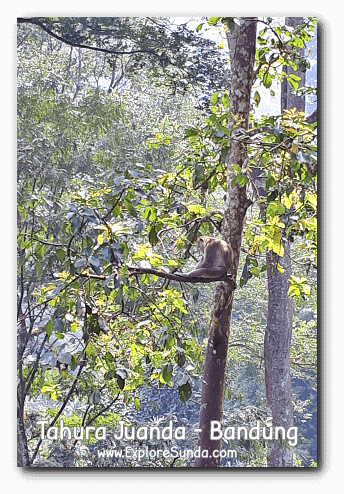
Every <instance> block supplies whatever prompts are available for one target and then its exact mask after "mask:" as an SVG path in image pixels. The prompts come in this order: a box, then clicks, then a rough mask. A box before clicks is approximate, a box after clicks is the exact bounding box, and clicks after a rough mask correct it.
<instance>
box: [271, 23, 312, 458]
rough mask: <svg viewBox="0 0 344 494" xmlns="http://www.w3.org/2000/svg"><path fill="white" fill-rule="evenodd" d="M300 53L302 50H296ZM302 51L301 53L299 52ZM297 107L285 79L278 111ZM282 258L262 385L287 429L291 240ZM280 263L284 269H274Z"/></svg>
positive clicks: (274, 448)
mask: <svg viewBox="0 0 344 494" xmlns="http://www.w3.org/2000/svg"><path fill="white" fill-rule="evenodd" d="M301 23H302V18H300V17H287V18H286V25H288V26H292V27H295V26H297V25H298V24H301ZM299 53H301V52H299ZM301 54H302V53H301ZM286 73H287V74H289V73H293V74H296V75H297V76H299V77H301V80H300V81H299V86H304V84H305V73H304V72H301V71H300V70H299V71H297V72H296V73H295V72H294V71H293V69H292V68H291V67H287V68H286ZM290 108H296V109H297V110H298V111H304V110H305V101H304V98H303V97H300V96H296V95H295V94H293V93H292V90H291V88H290V86H289V84H288V82H287V80H286V79H284V81H283V83H282V88H281V110H282V112H283V110H284V109H290ZM283 246H284V257H278V256H277V255H276V254H272V253H270V252H269V253H268V254H267V264H268V272H267V273H268V290H269V302H268V317H267V326H266V330H265V341H264V362H265V386H266V399H267V404H268V406H269V408H270V409H271V413H272V421H273V426H282V427H284V428H285V429H286V430H287V429H288V428H289V427H292V425H293V413H294V407H293V403H292V389H291V376H290V345H291V336H292V326H293V317H292V303H291V300H290V298H289V296H288V289H289V281H288V280H289V278H290V276H291V260H290V242H289V240H288V239H286V240H285V241H284V243H283ZM277 263H279V264H280V265H281V266H282V267H283V269H284V272H283V273H280V272H279V271H278V270H277V269H276V266H277ZM267 462H268V466H269V467H292V466H293V448H291V447H288V448H287V447H286V446H285V445H281V444H278V443H277V442H276V441H272V442H269V445H268V456H267Z"/></svg>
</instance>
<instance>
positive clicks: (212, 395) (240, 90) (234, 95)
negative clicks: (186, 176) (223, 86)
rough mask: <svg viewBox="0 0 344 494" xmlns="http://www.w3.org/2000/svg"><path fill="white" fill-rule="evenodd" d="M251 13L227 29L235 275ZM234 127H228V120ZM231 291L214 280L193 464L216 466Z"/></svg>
mask: <svg viewBox="0 0 344 494" xmlns="http://www.w3.org/2000/svg"><path fill="white" fill-rule="evenodd" d="M256 23H257V19H256V18H255V17H245V18H242V19H240V26H238V25H237V24H235V25H234V29H233V30H231V31H230V32H228V33H227V40H228V46H229V52H230V61H231V85H230V115H231V117H232V118H231V119H230V124H229V127H230V131H231V141H230V145H231V150H230V156H229V161H228V168H227V193H226V200H225V208H224V217H223V226H222V238H223V239H224V240H225V241H226V242H228V243H229V244H230V245H231V247H232V249H233V252H234V263H233V269H232V274H233V276H234V279H235V278H236V275H237V270H238V264H239V257H240V249H241V237H242V231H243V225H244V218H245V214H246V210H247V207H248V206H249V205H250V204H251V202H250V201H248V199H247V196H246V187H239V186H238V185H235V186H234V187H233V188H232V186H231V182H232V180H233V178H234V174H233V172H232V165H238V166H240V167H241V166H242V165H243V164H244V163H245V161H246V159H247V152H246V149H245V147H244V146H243V145H242V144H241V142H242V141H240V140H239V139H236V137H237V136H238V137H239V135H240V130H241V129H245V130H247V129H248V119H249V112H250V95H251V87H252V82H253V66H254V59H255V43H256V25H257V24H256ZM235 122H236V123H237V127H236V128H235V129H234V128H233V127H234V123H235ZM238 122H239V123H238ZM233 295H234V292H233V291H232V290H231V289H230V287H229V285H228V284H227V283H225V282H221V283H219V284H218V285H217V287H216V290H215V295H214V302H213V310H212V315H211V324H210V328H209V336H208V346H207V352H206V358H205V366H204V374H203V383H202V398H201V414H200V429H201V433H200V440H199V445H200V447H201V451H202V452H203V453H204V454H206V453H205V452H207V456H208V457H202V455H201V457H200V458H199V459H197V461H196V464H195V466H196V467H218V466H220V458H216V457H214V455H213V453H214V450H220V448H221V439H216V440H212V439H211V437H210V429H211V421H218V422H220V423H221V424H222V419H223V401H224V391H225V376H226V364H227V353H228V342H229V334H230V318H231V313H232V306H233Z"/></svg>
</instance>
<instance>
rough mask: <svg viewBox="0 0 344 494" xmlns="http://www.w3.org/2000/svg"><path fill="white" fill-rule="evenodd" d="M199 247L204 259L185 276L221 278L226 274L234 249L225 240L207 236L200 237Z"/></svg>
mask: <svg viewBox="0 0 344 494" xmlns="http://www.w3.org/2000/svg"><path fill="white" fill-rule="evenodd" d="M197 247H198V249H199V250H200V251H201V252H202V254H203V255H202V259H201V260H200V261H199V263H198V264H197V266H196V268H195V269H194V270H193V271H190V272H189V273H186V274H184V275H183V276H186V277H188V278H220V277H221V276H222V275H224V274H226V273H227V271H228V269H229V267H230V265H231V263H232V261H233V251H232V248H231V246H230V245H229V244H227V242H225V241H224V240H220V239H217V238H213V237H208V236H206V235H204V236H202V237H198V239H197Z"/></svg>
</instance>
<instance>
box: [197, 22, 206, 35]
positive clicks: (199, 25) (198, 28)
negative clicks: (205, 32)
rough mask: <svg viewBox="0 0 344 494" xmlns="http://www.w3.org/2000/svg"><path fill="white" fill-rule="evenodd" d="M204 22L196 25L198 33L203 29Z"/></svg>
mask: <svg viewBox="0 0 344 494" xmlns="http://www.w3.org/2000/svg"><path fill="white" fill-rule="evenodd" d="M203 24H204V23H203V22H202V24H198V26H197V27H196V33H198V32H199V31H200V30H201V29H202V27H203Z"/></svg>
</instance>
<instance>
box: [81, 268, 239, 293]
mask: <svg viewBox="0 0 344 494" xmlns="http://www.w3.org/2000/svg"><path fill="white" fill-rule="evenodd" d="M127 269H128V271H129V275H130V276H136V275H142V274H152V275H155V276H159V277H160V278H164V279H166V280H171V281H179V282H182V283H213V282H214V281H224V282H225V283H228V285H230V288H231V289H232V290H235V288H236V283H235V281H234V280H233V279H232V278H231V277H230V276H227V274H224V275H222V276H218V277H217V278H189V277H188V276H184V275H183V274H174V273H167V272H166V271H160V270H159V269H154V268H134V267H127ZM79 276H80V277H82V278H90V279H92V280H99V281H105V280H106V279H107V278H108V276H104V275H97V274H88V273H81V274H80V275H79Z"/></svg>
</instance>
